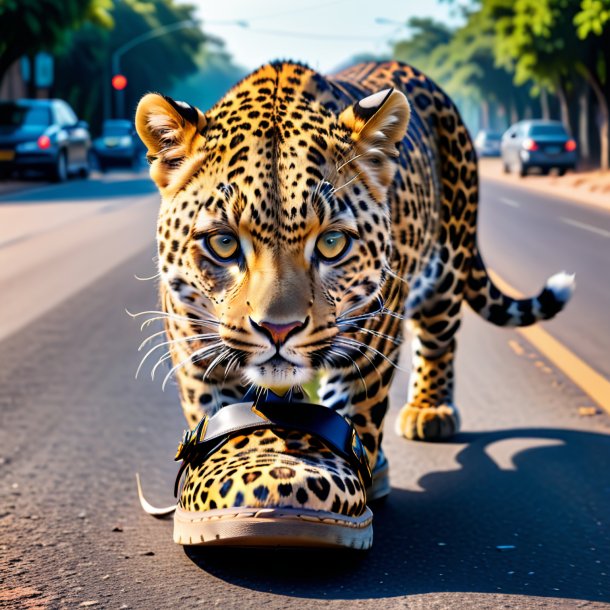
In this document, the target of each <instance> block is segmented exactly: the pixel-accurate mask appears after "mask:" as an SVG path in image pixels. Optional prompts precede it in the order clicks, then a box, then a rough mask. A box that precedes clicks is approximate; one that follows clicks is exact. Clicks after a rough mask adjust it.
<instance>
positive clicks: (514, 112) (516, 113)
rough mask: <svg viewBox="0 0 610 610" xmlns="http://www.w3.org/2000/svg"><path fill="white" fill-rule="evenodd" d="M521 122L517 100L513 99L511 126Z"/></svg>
mask: <svg viewBox="0 0 610 610" xmlns="http://www.w3.org/2000/svg"><path fill="white" fill-rule="evenodd" d="M518 121H519V110H518V108H517V100H515V99H513V101H512V104H511V105H510V125H512V124H513V123H517V122H518Z"/></svg>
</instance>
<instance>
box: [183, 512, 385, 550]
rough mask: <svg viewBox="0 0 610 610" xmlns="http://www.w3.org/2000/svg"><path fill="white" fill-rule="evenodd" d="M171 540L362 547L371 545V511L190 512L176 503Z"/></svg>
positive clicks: (193, 542) (204, 543) (202, 542)
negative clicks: (352, 514)
mask: <svg viewBox="0 0 610 610" xmlns="http://www.w3.org/2000/svg"><path fill="white" fill-rule="evenodd" d="M174 542H176V543H177V544H182V545H185V546H188V545H193V546H195V545H198V546H202V545H205V546H239V547H298V548H302V547H317V548H341V549H356V550H367V549H369V548H371V545H372V544H373V513H372V512H371V509H370V508H368V507H367V508H366V509H365V511H364V513H363V514H362V515H360V516H359V517H347V516H345V515H339V514H337V513H331V512H326V511H316V510H307V509H297V508H260V509H255V508H223V509H215V510H208V511H205V512H191V511H186V510H183V509H182V508H180V507H177V508H176V514H175V515H174Z"/></svg>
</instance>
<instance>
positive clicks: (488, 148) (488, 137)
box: [474, 129, 502, 157]
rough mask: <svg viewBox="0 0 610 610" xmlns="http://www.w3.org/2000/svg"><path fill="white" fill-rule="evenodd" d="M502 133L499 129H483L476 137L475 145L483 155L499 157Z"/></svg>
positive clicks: (480, 154)
mask: <svg viewBox="0 0 610 610" xmlns="http://www.w3.org/2000/svg"><path fill="white" fill-rule="evenodd" d="M501 141H502V134H501V133H500V132H498V131H489V130H488V129H482V130H481V131H479V133H478V134H477V137H476V138H475V139H474V147H475V148H476V149H477V153H478V154H479V156H481V157H499V156H500V142H501Z"/></svg>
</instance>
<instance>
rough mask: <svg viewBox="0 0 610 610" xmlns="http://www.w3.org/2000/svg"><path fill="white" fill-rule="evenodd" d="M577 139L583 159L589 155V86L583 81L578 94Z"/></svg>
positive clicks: (586, 159)
mask: <svg viewBox="0 0 610 610" xmlns="http://www.w3.org/2000/svg"><path fill="white" fill-rule="evenodd" d="M578 140H579V142H578V143H579V147H580V156H581V158H582V159H584V160H585V161H588V160H589V158H590V157H591V146H590V144H589V87H588V86H587V84H586V83H585V84H584V86H583V88H582V89H581V90H580V94H579V95H578Z"/></svg>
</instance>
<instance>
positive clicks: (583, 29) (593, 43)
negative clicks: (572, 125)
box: [574, 0, 610, 170]
mask: <svg viewBox="0 0 610 610" xmlns="http://www.w3.org/2000/svg"><path fill="white" fill-rule="evenodd" d="M574 25H575V27H576V33H577V35H578V37H579V39H580V40H582V41H583V42H584V45H585V46H584V53H583V61H582V62H581V63H580V64H579V66H578V69H579V71H580V72H581V74H582V75H583V76H584V77H585V79H586V80H587V82H588V83H589V85H590V86H591V89H592V91H593V93H594V95H595V99H596V101H597V104H598V106H599V115H600V116H599V134H600V136H599V137H600V149H601V150H600V166H601V168H602V169H603V170H608V169H610V150H609V148H610V143H609V138H610V133H609V132H610V110H609V106H610V78H609V76H610V74H609V70H610V0H582V2H581V5H580V11H579V12H578V13H577V14H576V15H575V16H574Z"/></svg>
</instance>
